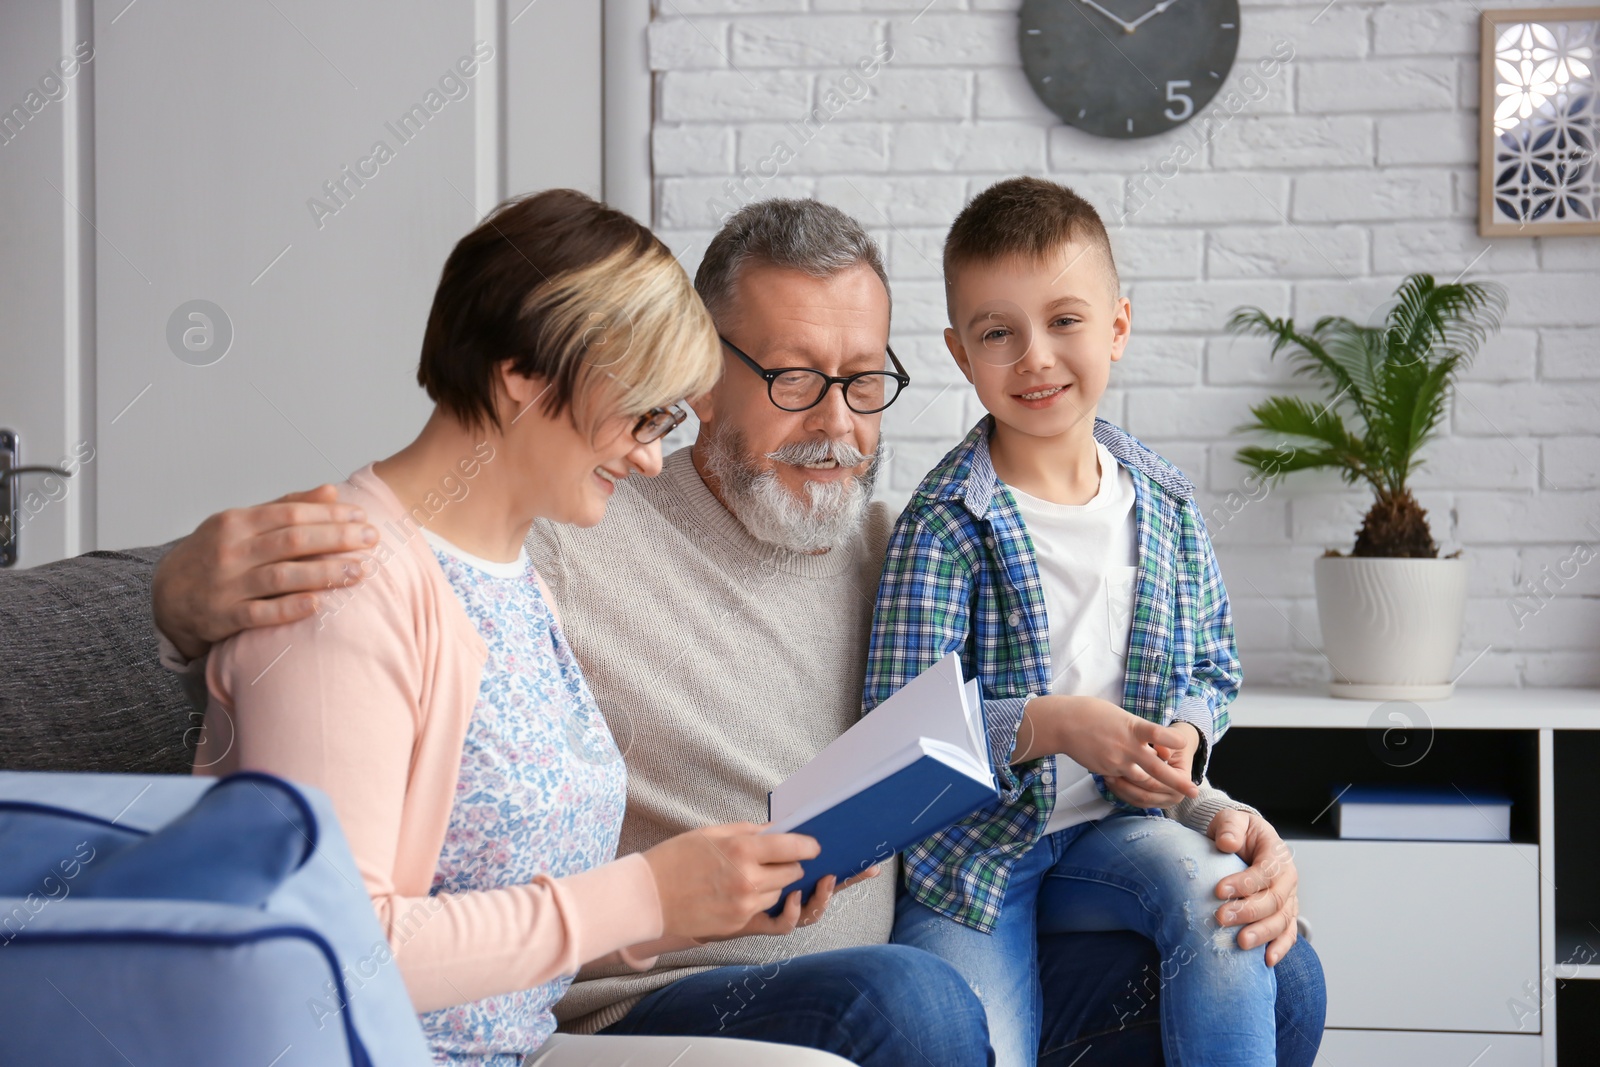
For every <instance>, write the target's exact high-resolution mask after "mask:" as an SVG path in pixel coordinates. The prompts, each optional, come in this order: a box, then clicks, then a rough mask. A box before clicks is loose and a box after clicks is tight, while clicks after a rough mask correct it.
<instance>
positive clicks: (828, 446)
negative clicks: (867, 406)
mask: <svg viewBox="0 0 1600 1067" xmlns="http://www.w3.org/2000/svg"><path fill="white" fill-rule="evenodd" d="M767 458H768V459H771V460H776V461H777V462H779V463H823V462H826V461H827V460H830V459H831V460H833V461H834V462H835V463H837V464H839V466H841V467H859V466H860V465H861V464H862V463H864V462H866V460H867V458H868V457H867V454H866V453H865V452H863V451H861V450H860V449H859V448H856V447H855V446H854V445H852V444H851V443H850V442H848V441H844V440H838V441H794V442H791V443H789V444H786V445H784V446H783V447H782V448H780V449H778V450H777V451H776V452H768V453H767Z"/></svg>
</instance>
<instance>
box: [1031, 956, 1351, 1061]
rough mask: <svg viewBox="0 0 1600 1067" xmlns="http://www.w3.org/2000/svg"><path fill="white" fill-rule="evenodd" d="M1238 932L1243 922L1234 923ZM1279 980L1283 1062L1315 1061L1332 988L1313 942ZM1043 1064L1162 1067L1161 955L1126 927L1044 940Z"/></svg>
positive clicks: (1281, 966) (1287, 959) (1285, 964)
mask: <svg viewBox="0 0 1600 1067" xmlns="http://www.w3.org/2000/svg"><path fill="white" fill-rule="evenodd" d="M1234 929H1235V930H1238V929H1240V927H1234ZM1272 974H1273V977H1275V978H1276V979H1277V980H1278V1003H1277V1017H1278V1027H1277V1030H1278V1067H1311V1065H1312V1064H1313V1063H1314V1062H1315V1061H1316V1058H1317V1049H1318V1047H1319V1046H1320V1045H1321V1044H1322V1024H1323V1022H1324V1020H1325V1018H1326V1016H1327V1010H1328V990H1327V985H1326V984H1325V983H1324V981H1323V977H1322V961H1321V960H1319V959H1318V958H1317V953H1316V950H1315V949H1313V948H1312V947H1311V943H1310V942H1308V941H1303V940H1302V941H1296V942H1295V943H1294V946H1293V947H1292V948H1290V949H1289V951H1288V952H1287V953H1286V954H1285V955H1284V957H1283V959H1281V960H1279V961H1278V965H1277V966H1276V967H1274V968H1273V969H1272ZM1039 984H1040V986H1042V987H1043V990H1044V1013H1043V1015H1041V1016H1040V1019H1041V1022H1042V1024H1043V1025H1042V1028H1041V1030H1040V1033H1039V1067H1162V1065H1163V1064H1164V1063H1165V1062H1166V1061H1165V1058H1164V1057H1163V1056H1162V1054H1161V1008H1160V1003H1161V984H1162V983H1161V955H1160V953H1158V952H1157V951H1156V946H1155V944H1154V943H1153V942H1151V941H1150V939H1149V938H1147V937H1144V936H1143V935H1141V934H1134V933H1129V932H1127V931H1124V930H1107V931H1104V932H1096V933H1076V934H1050V935H1047V936H1045V937H1041V938H1039Z"/></svg>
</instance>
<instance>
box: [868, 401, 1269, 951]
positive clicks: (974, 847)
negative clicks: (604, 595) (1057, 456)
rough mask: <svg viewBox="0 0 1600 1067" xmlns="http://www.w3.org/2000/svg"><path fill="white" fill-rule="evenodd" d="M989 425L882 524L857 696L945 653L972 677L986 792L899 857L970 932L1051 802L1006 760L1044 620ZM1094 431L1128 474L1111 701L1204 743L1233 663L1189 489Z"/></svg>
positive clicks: (1042, 765)
mask: <svg viewBox="0 0 1600 1067" xmlns="http://www.w3.org/2000/svg"><path fill="white" fill-rule="evenodd" d="M992 424H993V420H992V417H985V418H984V419H983V421H982V422H980V423H979V424H978V425H977V426H976V427H974V428H973V430H972V432H971V433H969V434H968V435H967V437H966V440H964V441H962V442H961V444H960V445H958V446H956V448H954V449H953V450H951V452H950V453H949V454H948V455H946V456H945V457H944V459H943V460H942V461H940V463H939V465H938V466H937V467H935V468H934V469H933V470H932V471H931V472H930V473H929V474H928V476H927V477H926V478H924V479H923V480H922V484H921V485H920V486H919V487H918V488H917V491H916V493H915V494H913V495H912V497H911V502H910V503H909V504H907V505H906V509H905V511H904V512H903V513H902V514H901V515H900V519H899V521H898V522H897V523H896V524H895V529H894V535H893V537H892V538H891V540H890V542H889V550H888V555H887V558H886V559H885V561H884V566H883V580H882V583H881V584H880V586H879V588H878V605H877V610H876V612H875V614H874V616H873V620H872V643H871V646H870V650H869V651H868V653H867V678H866V687H865V693H864V695H863V699H862V708H863V711H864V712H865V711H871V710H872V709H873V708H875V707H877V706H878V705H879V704H881V703H882V702H883V701H884V700H887V699H888V698H889V697H890V696H891V695H893V694H894V693H895V692H896V691H897V690H899V689H900V687H901V686H903V685H905V684H906V683H907V682H909V681H911V680H912V679H913V678H915V677H916V676H917V675H918V674H920V673H921V672H922V671H924V670H926V669H927V668H928V667H929V666H931V665H932V664H934V663H935V662H937V661H938V660H939V659H940V658H941V657H943V656H945V655H948V654H949V653H950V652H951V651H952V650H959V651H960V653H961V666H962V670H963V672H964V674H965V676H966V677H967V678H977V679H978V683H979V686H980V688H981V691H982V694H983V710H984V718H985V719H986V721H987V725H988V732H989V756H990V760H991V762H992V763H993V765H994V768H995V772H996V775H997V778H998V781H999V785H1000V797H999V799H998V800H997V801H995V802H994V803H993V804H990V805H987V806H985V807H984V808H982V809H981V810H979V811H977V812H975V813H974V814H972V815H970V816H968V817H967V818H966V819H963V820H962V821H961V822H959V823H956V824H955V825H954V826H952V827H950V828H949V829H947V830H944V831H942V832H940V833H938V834H935V835H934V836H932V837H930V838H928V839H926V840H924V841H921V842H919V843H917V844H915V845H913V846H911V847H910V848H909V849H907V850H906V852H905V857H904V866H905V872H906V886H907V888H908V889H909V890H910V892H911V893H912V895H913V896H915V897H916V899H917V900H919V901H921V902H922V903H923V904H925V905H927V906H928V907H930V908H932V909H933V910H935V911H937V912H940V913H941V914H944V915H947V916H949V917H950V918H952V919H955V920H956V921H958V922H961V923H964V924H966V925H967V926H970V927H973V928H974V929H977V930H981V931H983V932H985V933H989V932H992V931H993V929H994V927H995V924H996V922H997V921H998V919H999V916H1000V906H1001V904H1002V902H1003V901H1004V900H1005V892H1006V883H1007V882H1008V880H1009V878H1010V874H1011V867H1012V864H1014V863H1015V862H1016V861H1017V859H1019V858H1020V857H1021V856H1022V855H1023V853H1025V852H1026V851H1027V850H1028V849H1029V848H1031V847H1033V845H1034V843H1035V842H1036V841H1038V840H1039V838H1040V837H1041V836H1043V833H1044V827H1045V824H1046V822H1048V820H1049V818H1050V813H1051V810H1052V809H1053V808H1054V806H1055V798H1056V790H1055V781H1054V778H1055V775H1054V773H1053V771H1052V761H1051V760H1050V759H1048V758H1042V759H1035V760H1029V761H1027V762H1024V763H1020V764H1018V765H1017V766H1015V767H1012V766H1011V764H1010V757H1011V752H1012V750H1013V749H1014V748H1015V747H1016V738H1017V730H1018V728H1019V726H1020V725H1021V723H1022V709H1023V706H1024V705H1025V704H1026V703H1027V702H1028V700H1030V699H1031V698H1032V697H1034V696H1039V695H1042V694H1045V693H1048V692H1050V679H1051V677H1052V673H1051V669H1050V629H1049V622H1048V620H1047V619H1046V617H1045V604H1044V592H1043V589H1042V587H1041V585H1040V582H1039V571H1038V567H1037V565H1036V564H1035V561H1034V555H1033V543H1032V542H1031V541H1030V540H1029V539H1028V531H1027V528H1026V527H1025V526H1024V525H1023V521H1022V516H1021V514H1020V513H1019V512H1018V511H1017V504H1016V500H1015V499H1014V498H1013V497H1012V495H1011V492H1010V491H1009V490H1008V489H1007V488H1006V487H1005V485H1004V483H1002V482H1001V481H1000V479H999V477H998V476H997V475H996V474H995V470H994V465H993V463H992V462H991V460H990V458H989V432H990V428H991V426H992ZM1094 436H1095V438H1096V439H1097V440H1098V441H1099V442H1100V443H1101V444H1103V445H1105V447H1106V449H1107V451H1109V452H1110V453H1111V455H1112V456H1114V457H1115V458H1116V460H1117V462H1118V463H1120V464H1121V465H1122V466H1123V467H1125V468H1127V470H1128V472H1129V473H1130V474H1131V475H1132V476H1133V486H1134V497H1135V499H1134V516H1135V522H1136V524H1137V527H1138V549H1139V570H1138V578H1137V582H1136V585H1135V588H1134V602H1133V612H1132V632H1131V634H1130V636H1129V642H1128V657H1127V666H1126V672H1127V674H1126V681H1125V682H1124V691H1123V701H1122V706H1123V707H1124V708H1126V709H1127V710H1128V711H1131V712H1133V713H1134V714H1136V715H1140V716H1143V717H1144V718H1146V719H1150V720H1152V721H1155V722H1160V723H1171V722H1174V721H1182V722H1188V723H1191V724H1193V725H1194V727H1195V728H1196V729H1197V730H1199V732H1200V735H1201V736H1202V738H1204V740H1205V746H1204V751H1205V753H1206V754H1209V753H1210V750H1211V746H1212V744H1213V743H1215V741H1216V740H1217V738H1219V737H1221V735H1222V733H1223V731H1224V730H1226V729H1227V726H1228V712H1227V705H1228V703H1229V701H1231V700H1232V699H1233V697H1234V695H1235V694H1236V693H1237V692H1238V691H1239V679H1240V673H1239V659H1238V655H1237V652H1236V650H1235V647H1234V638H1233V618H1232V615H1231V613H1230V612H1229V609H1228V594H1227V592H1226V591H1225V590H1224V589H1223V587H1222V576H1221V574H1220V573H1219V572H1218V570H1217V561H1216V557H1215V556H1214V555H1213V553H1212V550H1211V541H1210V538H1208V537H1207V536H1206V530H1205V524H1204V522H1203V521H1202V520H1201V517H1200V511H1199V508H1198V507H1197V506H1196V504H1195V502H1194V499H1193V497H1194V487H1193V486H1192V485H1191V484H1190V483H1189V481H1188V480H1187V479H1186V478H1184V476H1183V475H1182V473H1180V472H1179V471H1178V469H1177V468H1176V467H1174V466H1172V465H1171V464H1170V463H1168V462H1167V461H1166V460H1164V459H1162V458H1161V457H1160V456H1158V455H1156V454H1155V453H1154V452H1152V451H1151V450H1150V449H1149V448H1147V447H1145V446H1144V445H1143V444H1142V443H1140V442H1139V441H1138V440H1137V439H1136V438H1134V437H1133V436H1132V435H1131V434H1129V433H1128V432H1127V431H1125V430H1122V429H1120V428H1119V427H1116V426H1113V425H1112V424H1111V423H1109V422H1106V421H1105V420H1103V419H1096V420H1095V424H1094ZM1201 769H1202V770H1203V768H1201ZM1095 780H1096V782H1097V784H1098V785H1099V786H1100V790H1101V793H1102V795H1104V796H1105V797H1106V798H1107V799H1108V800H1110V801H1112V802H1113V803H1116V804H1118V805H1119V806H1121V807H1123V808H1127V805H1126V804H1123V803H1122V802H1121V801H1119V800H1118V799H1117V798H1116V797H1115V796H1114V795H1113V794H1111V793H1110V791H1108V790H1107V789H1106V787H1105V782H1104V781H1103V780H1102V779H1100V778H1099V777H1098V776H1096V779H1095Z"/></svg>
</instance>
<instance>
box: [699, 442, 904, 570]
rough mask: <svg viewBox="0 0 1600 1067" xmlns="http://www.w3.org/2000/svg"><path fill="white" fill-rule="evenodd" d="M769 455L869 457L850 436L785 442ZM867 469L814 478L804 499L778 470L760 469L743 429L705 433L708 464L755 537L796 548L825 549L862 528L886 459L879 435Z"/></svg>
mask: <svg viewBox="0 0 1600 1067" xmlns="http://www.w3.org/2000/svg"><path fill="white" fill-rule="evenodd" d="M766 458H768V459H772V460H776V461H777V462H779V463H795V464H798V463H819V462H822V461H824V460H828V459H832V460H834V461H836V462H837V463H838V464H839V465H840V466H841V467H856V466H860V465H861V463H862V462H863V461H864V460H866V459H867V458H868V457H867V456H866V454H865V453H863V452H861V451H860V450H859V449H857V448H855V447H854V446H853V445H851V444H849V443H848V442H845V441H806V442H801V443H796V444H788V445H784V446H783V447H782V448H780V449H778V450H777V451H776V452H769V453H767V456H766ZM871 459H872V463H871V465H870V466H868V467H867V470H866V472H865V473H864V474H861V475H859V476H857V477H853V478H849V479H846V480H844V481H838V482H811V483H809V484H808V485H807V486H806V497H805V499H801V498H800V497H799V496H797V495H796V494H795V493H793V492H791V491H790V490H789V489H787V488H785V487H784V485H783V483H782V482H780V481H779V480H778V475H777V472H776V471H770V470H766V471H764V470H761V469H760V468H758V467H756V466H755V465H754V464H753V463H751V462H750V459H749V451H748V449H746V447H745V440H744V435H743V434H742V433H740V432H739V431H738V430H736V429H733V428H732V427H729V428H726V429H718V428H717V424H716V423H715V422H713V423H712V424H711V428H710V431H709V432H708V433H707V439H706V455H705V461H706V470H707V471H708V472H709V473H710V474H711V475H712V477H714V478H716V479H717V482H718V484H719V485H720V487H721V489H722V501H723V503H724V504H726V505H727V508H728V510H729V511H731V512H733V515H734V518H736V519H738V520H739V522H740V524H741V525H743V526H744V528H745V529H746V530H747V531H748V532H749V534H750V536H751V537H754V538H755V539H756V540H757V541H761V542H763V543H764V544H769V545H776V546H777V547H779V548H786V549H789V550H790V551H792V552H820V551H825V550H827V549H830V548H833V547H834V546H836V545H840V544H843V543H844V542H846V541H847V540H849V539H850V538H851V537H854V536H856V535H857V534H859V533H860V531H861V526H862V522H863V521H864V520H865V518H866V514H867V505H868V504H869V503H871V501H872V487H873V485H874V484H875V483H876V482H877V479H878V469H879V467H880V466H881V465H882V462H883V439H882V438H879V440H878V447H877V450H876V451H874V452H873V454H872V457H871Z"/></svg>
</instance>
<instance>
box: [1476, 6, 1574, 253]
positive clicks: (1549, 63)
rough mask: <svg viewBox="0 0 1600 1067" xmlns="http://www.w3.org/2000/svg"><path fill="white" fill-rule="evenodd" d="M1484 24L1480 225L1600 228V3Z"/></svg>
mask: <svg viewBox="0 0 1600 1067" xmlns="http://www.w3.org/2000/svg"><path fill="white" fill-rule="evenodd" d="M1480 25H1481V27H1482V30H1481V32H1482V38H1481V47H1482V56H1483V58H1482V78H1483V84H1482V88H1481V95H1480V96H1479V99H1478V123H1479V127H1480V132H1479V153H1478V232H1479V233H1480V234H1483V235H1484V236H1486V237H1487V236H1512V235H1516V234H1521V235H1522V236H1524V237H1535V236H1538V235H1541V234H1574V235H1576V234H1600V162H1597V161H1596V159H1595V151H1596V149H1597V148H1600V99H1597V98H1600V7H1549V8H1523V9H1521V10H1518V11H1485V12H1483V17H1482V19H1481V22H1480Z"/></svg>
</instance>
